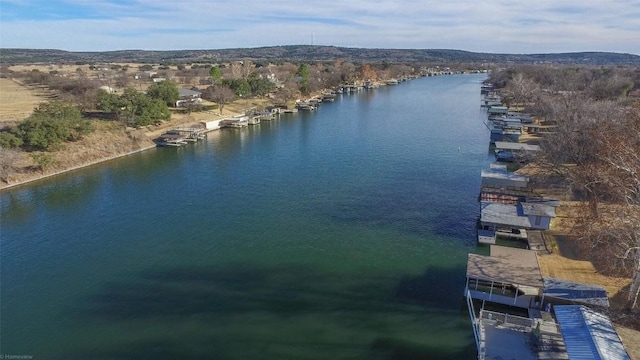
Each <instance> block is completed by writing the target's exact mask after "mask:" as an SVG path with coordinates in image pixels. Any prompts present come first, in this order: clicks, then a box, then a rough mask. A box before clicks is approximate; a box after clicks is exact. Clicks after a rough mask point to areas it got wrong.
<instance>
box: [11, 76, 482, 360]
mask: <svg viewBox="0 0 640 360" xmlns="http://www.w3.org/2000/svg"><path fill="white" fill-rule="evenodd" d="M483 79H484V76H481V75H456V76H446V77H434V78H421V79H417V80H414V81H410V82H407V83H403V84H401V85H398V86H387V87H383V88H380V89H377V90H374V91H367V92H361V93H358V94H355V95H343V96H339V97H338V99H337V100H336V102H335V103H329V104H325V105H323V106H322V107H321V108H320V109H319V110H318V111H317V112H315V113H300V114H298V115H297V116H283V117H281V119H280V120H278V121H275V122H271V123H263V124H261V125H259V126H255V127H249V128H246V129H233V130H232V129H224V130H221V131H216V132H212V133H209V137H208V138H207V140H206V141H204V142H200V143H198V144H194V145H193V146H187V147H184V148H180V149H164V148H163V149H157V150H151V151H148V152H145V153H141V154H138V155H134V156H130V157H127V158H124V159H119V160H116V161H112V162H109V163H106V164H101V165H98V166H94V167H91V168H87V169H84V170H81V171H76V172H73V173H70V174H67V175H63V176H58V177H55V178H52V179H49V180H45V181H40V182H37V183H33V184H31V185H28V186H24V187H21V188H17V189H13V190H10V191H5V192H3V193H2V194H1V208H0V209H1V213H0V215H1V224H0V225H1V227H0V240H1V243H0V256H1V258H0V260H1V264H0V266H1V267H0V270H1V273H0V276H1V278H0V280H1V300H2V301H1V311H2V312H1V330H2V333H1V340H0V341H1V344H0V345H1V349H0V353H2V354H28V355H33V356H34V358H35V359H43V358H47V359H49V358H52V359H83V358H85V359H142V358H155V359H162V358H166V359H178V358H180V359H199V358H220V359H251V358H259V359H288V358H295V359H341V358H349V359H370V358H380V359H387V358H394V359H402V358H414V357H422V358H435V359H437V358H441V359H451V358H453V359H456V358H458V359H471V358H474V357H475V352H474V345H473V337H472V331H471V326H470V323H469V320H468V318H467V315H466V309H465V308H464V306H463V301H462V291H463V288H464V274H465V266H466V258H467V253H468V252H469V251H474V250H475V237H474V226H475V221H476V218H477V216H478V205H477V195H478V191H479V183H480V170H481V168H483V167H486V166H487V164H488V163H489V162H490V160H491V159H490V158H489V156H488V154H487V147H488V139H489V134H488V131H487V130H486V128H485V127H484V125H483V124H482V121H481V115H482V113H481V109H480V89H479V88H480V82H481V81H482V80H483Z"/></svg>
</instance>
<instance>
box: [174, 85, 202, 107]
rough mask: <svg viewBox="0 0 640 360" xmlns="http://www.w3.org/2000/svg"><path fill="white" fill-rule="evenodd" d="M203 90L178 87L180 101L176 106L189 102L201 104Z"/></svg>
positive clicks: (185, 104)
mask: <svg viewBox="0 0 640 360" xmlns="http://www.w3.org/2000/svg"><path fill="white" fill-rule="evenodd" d="M201 95H202V93H201V92H199V91H195V90H190V89H178V99H179V100H178V101H176V107H180V106H187V105H189V104H199V103H201V102H202V98H201V97H200V96H201Z"/></svg>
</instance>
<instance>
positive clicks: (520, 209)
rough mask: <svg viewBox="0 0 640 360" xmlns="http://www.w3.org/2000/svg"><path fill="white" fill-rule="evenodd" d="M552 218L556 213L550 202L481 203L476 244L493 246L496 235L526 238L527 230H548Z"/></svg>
mask: <svg viewBox="0 0 640 360" xmlns="http://www.w3.org/2000/svg"><path fill="white" fill-rule="evenodd" d="M554 217H556V213H555V206H553V203H552V202H545V201H532V202H526V201H525V202H519V203H518V204H501V203H496V202H487V201H482V202H480V229H478V242H480V243H483V244H495V241H496V235H503V236H507V237H513V238H526V230H527V229H537V230H549V227H550V226H551V219H552V218H554Z"/></svg>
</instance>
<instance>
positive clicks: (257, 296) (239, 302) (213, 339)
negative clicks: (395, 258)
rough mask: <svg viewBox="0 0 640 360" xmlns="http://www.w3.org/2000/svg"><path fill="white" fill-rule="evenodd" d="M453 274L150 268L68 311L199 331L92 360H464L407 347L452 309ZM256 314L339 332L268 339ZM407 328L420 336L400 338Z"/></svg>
mask: <svg viewBox="0 0 640 360" xmlns="http://www.w3.org/2000/svg"><path fill="white" fill-rule="evenodd" d="M458 272H459V269H439V268H429V269H428V270H427V271H425V273H424V274H423V275H421V276H405V277H400V278H398V277H391V276H387V277H384V276H369V275H357V274H356V275H352V274H350V275H343V274H341V275H338V274H336V275H331V274H324V273H320V272H318V271H316V270H313V269H311V268H309V267H305V266H284V265H283V266H275V267H256V266H254V267H247V266H243V265H238V264H235V265H230V266H225V267H205V268H202V267H200V268H196V267H183V268H172V269H155V270H148V271H144V272H142V273H139V274H138V276H137V277H135V278H133V279H132V280H130V281H124V282H112V283H108V284H107V285H105V286H104V287H103V288H102V289H101V290H100V291H99V292H98V293H96V294H94V295H92V296H90V297H89V298H86V299H84V302H83V303H81V304H78V307H76V308H74V309H73V310H72V311H70V313H72V314H73V315H71V316H72V317H73V318H74V319H75V320H76V321H83V322H84V321H91V322H93V323H95V322H96V320H99V322H101V323H103V324H111V325H118V324H129V323H131V321H136V322H142V323H143V324H144V323H147V322H149V324H158V323H160V324H162V323H169V324H172V325H171V326H176V328H180V321H181V320H180V319H194V318H197V319H200V321H202V322H203V323H206V326H205V327H204V328H203V330H202V331H199V332H197V333H196V334H195V335H193V334H192V333H188V334H187V333H185V334H180V333H179V331H178V330H176V331H177V333H176V334H174V335H175V336H170V337H169V338H164V337H166V336H167V335H166V334H165V335H161V334H158V335H156V336H154V337H152V338H151V339H149V338H146V339H140V340H138V341H128V342H125V343H124V344H118V345H117V346H116V348H117V350H114V347H110V350H105V351H104V352H103V353H95V352H94V351H93V350H92V352H91V357H92V358H95V359H106V358H118V359H142V358H156V359H165V358H166V359H170V358H171V359H173V358H181V359H192V358H194V359H195V358H202V357H203V356H205V355H206V356H205V357H207V358H242V355H243V351H247V353H246V354H244V355H246V356H247V358H256V355H257V354H265V356H260V358H314V359H321V358H336V356H338V357H344V355H345V354H354V356H352V357H350V358H367V359H370V358H374V359H414V358H430V359H445V358H450V359H451V358H469V356H468V355H467V356H465V355H461V354H460V353H458V352H459V351H462V350H460V348H463V349H464V347H465V346H466V345H467V344H461V346H459V347H456V348H454V349H450V348H447V347H443V346H439V344H430V343H429V341H428V339H425V341H424V342H416V340H415V339H416V338H419V333H420V332H424V331H425V330H424V328H423V327H424V326H425V324H424V320H425V316H426V314H427V312H428V311H429V312H434V313H435V314H437V313H439V312H442V311H454V312H455V311H457V309H458V306H457V303H458V302H460V296H459V295H460V292H461V290H460V289H461V286H462V285H461V284H460V283H459V282H457V281H451V277H452V274H456V273H458ZM453 276H457V275H453ZM452 305H453V306H452ZM78 309H80V311H78ZM252 314H254V315H252ZM255 314H261V315H260V316H268V317H269V318H270V319H272V320H271V321H275V322H283V323H287V322H288V321H291V322H296V321H307V322H308V323H306V325H304V327H303V328H302V330H300V331H301V332H303V333H304V332H305V331H311V332H315V331H323V330H321V329H323V328H322V322H323V320H324V319H332V320H331V321H334V322H337V323H338V324H337V326H336V324H334V325H332V327H330V329H332V330H329V332H330V333H333V332H336V334H331V335H330V336H317V337H316V336H314V337H313V338H306V337H304V336H302V337H301V336H300V335H299V334H296V333H295V332H291V333H288V332H285V333H284V335H282V333H280V334H279V335H277V336H275V337H274V335H273V332H274V331H273V330H269V331H268V332H267V333H266V334H262V333H260V332H259V331H258V330H256V329H257V327H258V324H260V320H259V319H260V317H258V318H257V320H251V316H257V315H255ZM247 317H249V318H247ZM309 318H311V319H315V320H311V321H309V320H308V319H309ZM427 318H428V317H427ZM278 319H279V320H278ZM185 321H186V320H185ZM174 322H176V323H177V324H174ZM238 322H245V323H242V324H238ZM390 324H391V325H390ZM150 326H153V325H150ZM237 326H240V327H239V329H238V328H237ZM272 326H276V328H277V325H275V324H273V325H271V326H270V327H269V329H272ZM390 326H391V329H390V328H389V327H390ZM228 327H234V329H235V331H239V332H240V333H241V334H242V335H240V336H239V335H238V333H237V332H233V331H231V330H228ZM407 328H408V329H419V330H416V331H418V333H410V334H409V335H407V331H409V330H407ZM393 329H396V331H402V332H403V334H396V333H395V331H393ZM289 331H290V330H289ZM409 332H411V331H409ZM276 333H278V332H277V331H276ZM363 333H366V334H368V337H367V339H369V340H362V339H360V340H357V341H350V340H349V338H350V337H351V336H352V335H353V334H358V336H362V334H363ZM340 334H342V335H340ZM159 337H162V338H159ZM425 337H426V336H425ZM407 338H409V339H411V340H408V339H407ZM363 341H365V343H363ZM366 343H368V345H366ZM249 349H251V350H250V351H249ZM278 349H280V350H282V349H285V350H286V351H285V350H282V351H285V352H281V351H278ZM78 351H84V350H80V349H78V350H77V351H73V353H72V354H69V353H67V354H64V355H65V356H71V357H72V358H74V356H75V357H77V356H80V357H81V356H82V354H81V353H78ZM264 351H267V353H263V352H264ZM464 351H465V354H466V351H467V350H464ZM296 352H297V354H298V355H295V354H296ZM212 354H215V355H212ZM267 354H271V355H267ZM356 354H357V355H356ZM231 355H232V356H231ZM327 356H328V357H327Z"/></svg>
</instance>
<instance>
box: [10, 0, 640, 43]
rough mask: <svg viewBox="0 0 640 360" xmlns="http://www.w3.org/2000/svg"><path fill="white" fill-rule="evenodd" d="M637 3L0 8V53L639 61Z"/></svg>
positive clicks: (70, 1)
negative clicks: (305, 48)
mask: <svg viewBox="0 0 640 360" xmlns="http://www.w3.org/2000/svg"><path fill="white" fill-rule="evenodd" d="M638 19H640V3H633V2H628V1H623V0H616V1H591V2H588V3H584V2H582V1H579V0H567V1H563V2H562V3H561V4H557V3H556V2H554V1H551V0H543V1H540V2H536V3H530V2H528V1H525V0H515V1H513V0H512V1H506V0H501V1H495V2H491V3H479V4H478V3H476V2H475V1H474V0H454V1H451V2H447V3H446V4H445V3H441V2H436V1H432V0H427V1H421V2H419V3H415V2H412V1H408V0H398V1H382V2H378V3H376V4H370V3H368V2H366V1H362V0H360V1H354V2H350V3H347V4H342V3H336V4H330V5H327V3H326V2H321V1H318V0H311V1H309V2H307V3H305V4H304V6H300V4H297V3H294V2H291V1H286V0H276V1H271V2H269V3H263V2H260V1H256V0H239V1H235V2H226V1H224V2H209V1H203V0H187V1H183V2H180V3H179V4H176V3H175V2H174V1H169V0H103V1H86V0H51V1H43V0H0V20H1V21H0V32H1V33H2V37H1V38H0V47H1V48H14V49H56V50H64V51H71V52H103V51H120V50H146V51H180V50H198V49H203V50H208V49H212V50H213V49H217V50H222V49H246V48H260V47H272V46H291V45H318V46H336V47H346V48H361V49H398V50H407V49H451V50H455V49H464V50H461V51H469V52H475V53H492V54H553V53H576V52H612V53H621V54H632V55H640V53H639V52H640V49H638V44H639V43H640V36H639V35H638V34H640V23H639V22H638Z"/></svg>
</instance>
